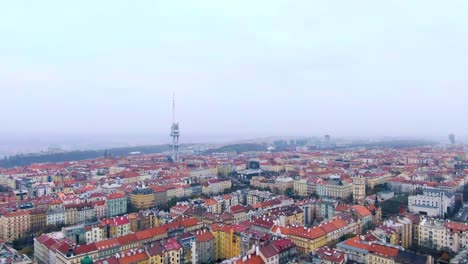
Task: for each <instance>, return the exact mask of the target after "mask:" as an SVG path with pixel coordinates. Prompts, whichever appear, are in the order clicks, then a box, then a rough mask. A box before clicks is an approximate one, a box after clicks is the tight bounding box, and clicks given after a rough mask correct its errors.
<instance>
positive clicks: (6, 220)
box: [0, 211, 31, 242]
mask: <svg viewBox="0 0 468 264" xmlns="http://www.w3.org/2000/svg"><path fill="white" fill-rule="evenodd" d="M30 221H31V218H30V213H29V212H28V211H19V212H6V213H4V214H3V215H2V216H1V217H0V237H1V238H2V239H3V240H4V241H7V242H12V241H13V240H15V239H18V238H22V237H23V236H25V235H27V233H28V232H29V230H30V229H31V222H30Z"/></svg>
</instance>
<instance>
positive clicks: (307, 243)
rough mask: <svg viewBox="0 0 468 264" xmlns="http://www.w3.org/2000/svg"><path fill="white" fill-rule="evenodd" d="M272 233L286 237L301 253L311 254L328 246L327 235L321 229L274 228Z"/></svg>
mask: <svg viewBox="0 0 468 264" xmlns="http://www.w3.org/2000/svg"><path fill="white" fill-rule="evenodd" d="M272 233H274V234H278V235H286V236H287V237H288V238H289V239H291V240H292V241H293V242H294V244H296V246H297V249H298V251H299V253H301V254H309V253H311V252H313V251H315V250H316V249H317V248H319V247H323V246H325V245H326V244H327V233H326V232H325V230H323V229H322V228H321V227H318V226H314V227H311V228H306V227H302V226H287V227H284V226H273V228H272Z"/></svg>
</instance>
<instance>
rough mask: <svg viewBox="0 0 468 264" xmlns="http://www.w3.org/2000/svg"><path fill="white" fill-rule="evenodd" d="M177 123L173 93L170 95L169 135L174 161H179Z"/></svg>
mask: <svg viewBox="0 0 468 264" xmlns="http://www.w3.org/2000/svg"><path fill="white" fill-rule="evenodd" d="M179 136H180V131H179V123H178V122H176V121H175V95H173V96H172V126H171V137H172V160H173V161H174V162H178V161H179Z"/></svg>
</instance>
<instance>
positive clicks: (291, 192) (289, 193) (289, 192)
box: [284, 187, 297, 199]
mask: <svg viewBox="0 0 468 264" xmlns="http://www.w3.org/2000/svg"><path fill="white" fill-rule="evenodd" d="M284 194H285V195H286V196H288V197H289V198H293V199H294V198H297V195H296V194H295V193H294V189H293V188H291V187H288V188H286V190H285V191H284Z"/></svg>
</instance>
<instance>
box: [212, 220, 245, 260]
mask: <svg viewBox="0 0 468 264" xmlns="http://www.w3.org/2000/svg"><path fill="white" fill-rule="evenodd" d="M211 233H213V235H214V237H215V259H217V260H219V259H230V258H234V257H237V256H239V255H240V254H241V243H242V241H241V237H240V235H238V234H236V232H235V228H234V227H232V226H227V225H218V224H213V225H211Z"/></svg>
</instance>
